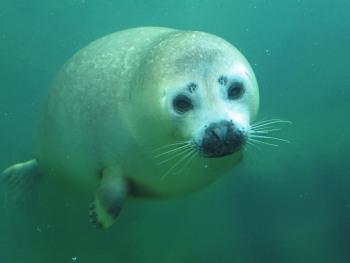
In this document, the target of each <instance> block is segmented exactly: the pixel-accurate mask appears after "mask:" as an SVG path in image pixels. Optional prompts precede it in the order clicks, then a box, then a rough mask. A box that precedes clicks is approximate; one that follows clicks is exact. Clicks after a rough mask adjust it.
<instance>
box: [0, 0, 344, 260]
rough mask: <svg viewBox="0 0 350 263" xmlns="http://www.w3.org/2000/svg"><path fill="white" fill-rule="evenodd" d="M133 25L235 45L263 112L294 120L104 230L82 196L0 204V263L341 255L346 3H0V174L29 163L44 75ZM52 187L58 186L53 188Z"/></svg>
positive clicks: (133, 206) (51, 195) (55, 194)
mask: <svg viewBox="0 0 350 263" xmlns="http://www.w3.org/2000/svg"><path fill="white" fill-rule="evenodd" d="M137 26H166V27H174V28H179V29H185V30H200V31H206V32H209V33H213V34H216V35H219V36H221V37H223V38H224V39H226V40H228V41H229V42H231V43H232V44H234V45H235V46H236V47H238V49H239V50H240V51H242V53H243V54H244V55H245V56H246V57H247V59H248V60H249V62H250V63H251V65H252V67H253V69H254V71H255V73H256V76H257V79H258V83H259V87H260V95H261V108H260V113H259V114H260V115H259V119H264V118H281V119H285V120H290V121H292V122H293V124H292V125H284V126H283V130H282V131H281V132H280V133H279V134H278V136H280V137H283V138H287V139H288V140H290V141H291V143H289V144H286V143H281V144H280V147H275V148H274V147H268V146H261V147H260V148H261V149H260V150H257V149H256V150H255V149H250V150H248V151H247V152H246V153H245V155H246V156H245V158H244V161H243V163H242V164H241V165H240V166H239V167H238V168H236V169H234V171H232V173H231V174H228V175H226V176H224V177H222V178H221V179H220V180H218V181H217V182H215V183H214V184H212V185H210V186H208V187H206V188H205V189H204V190H202V191H200V192H197V193H193V194H191V195H189V196H184V197H179V198H175V199H170V200H157V201H154V200H153V201H149V200H142V199H141V200H136V199H131V200H130V201H128V204H127V205H126V206H125V207H124V209H123V211H122V213H121V215H120V216H119V218H118V220H117V222H116V224H115V225H114V226H113V227H112V228H111V229H109V230H107V231H99V230H96V229H94V227H93V226H91V225H90V224H89V222H88V205H89V204H88V203H86V202H85V200H81V199H80V198H79V197H78V196H75V195H74V193H66V192H65V191H62V189H60V188H59V187H55V186H53V185H50V186H47V185H45V183H43V185H41V192H43V193H45V194H40V195H39V196H38V197H37V198H36V199H35V201H33V202H31V203H30V205H28V204H27V205H26V206H25V207H23V208H21V209H18V208H14V207H13V204H12V203H11V202H8V201H7V198H8V196H7V195H6V194H5V191H4V190H2V192H1V201H0V263H19V262H21V263H22V262H28V263H32V262H33V263H34V262H35V263H44V262H45V263H46V262H52V263H56V262H57V263H64V262H67V263H70V262H79V263H93V262H103V263H110V262H117V263H129V262H130V263H133V262H137V263H138V262H140V263H142V262H157V263H180V262H181V263H182V262H183V263H187V262H188V263H190V262H191V263H193V262H201V263H202V262H203V263H212V262H223V263H226V262H230V263H234V262H240V263H242V262H244V263H250V262H253V263H260V262H262V263H264V262H269V263H271V262H284V263H297V262H298V263H304V262H305V263H306V262H307V263H313V262H315V263H316V262H317V263H329V262H332V263H347V262H350V161H349V157H350V154H349V150H348V149H350V103H349V100H350V77H349V76H350V66H349V65H350V64H349V63H350V1H347V0H335V1H323V0H322V1H320V0H317V1H316V0H304V1H302V0H289V1H287V0H285V1H281V0H255V1H252V0H249V1H247V0H215V1H214V0H188V1H184V0H182V1H169V0H150V1H146V0H143V1H141V0H129V1H127V0H119V1H117V0H116V1H112V0H60V1H55V0H45V1H44V0H30V1H25V0H0V170H2V169H4V168H6V167H7V166H9V165H11V164H13V163H16V162H19V161H23V160H27V159H30V158H31V157H32V136H33V128H34V125H35V121H36V118H37V114H38V111H39V108H40V104H41V103H42V101H43V100H44V98H45V96H46V94H47V92H48V88H49V86H50V83H51V81H52V79H53V77H54V76H55V73H56V72H57V71H58V70H59V69H60V67H61V66H62V64H63V63H64V62H65V61H66V60H67V59H68V58H69V57H70V56H71V55H73V54H74V53H75V52H76V51H77V50H79V49H80V48H82V47H83V46H85V45H86V44H88V43H89V42H91V41H92V40H95V39H97V38H99V37H101V36H103V35H106V34H108V33H111V32H114V31H118V30H122V29H126V28H130V27H137ZM56 188H57V189H56Z"/></svg>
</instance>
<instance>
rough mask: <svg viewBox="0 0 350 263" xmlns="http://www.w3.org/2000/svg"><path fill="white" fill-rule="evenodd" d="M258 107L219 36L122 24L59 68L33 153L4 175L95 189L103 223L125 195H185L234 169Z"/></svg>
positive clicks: (242, 67) (241, 63)
mask: <svg viewBox="0 0 350 263" xmlns="http://www.w3.org/2000/svg"><path fill="white" fill-rule="evenodd" d="M258 107H259V92H258V85H257V81H256V78H255V76H254V73H253V70H252V69H251V67H250V66H249V64H248V62H247V60H246V59H245V58H244V56H243V55H242V54H241V53H240V52H239V51H238V50H237V49H236V48H235V47H233V46H232V45H231V44H229V43H228V42H226V41H225V40H223V39H222V38H219V37H217V36H214V35H211V34H208V33H204V32H197V31H181V30H176V29H169V28H160V27H143V28H134V29H129V30H124V31H120V32H116V33H113V34H110V35H107V36H105V37H102V38H100V39H98V40H96V41H94V42H92V43H91V44H89V45H88V46H87V47H85V48H83V49H81V50H80V51H78V52H77V53H76V54H75V55H74V56H73V57H72V58H71V59H70V60H69V61H68V62H67V63H66V64H65V65H64V66H63V68H62V69H61V71H60V72H59V73H58V75H57V77H56V78H55V80H54V82H53V85H52V88H51V90H50V92H49V95H48V99H47V102H46V104H45V107H44V109H43V113H42V116H41V118H40V121H39V124H38V131H37V140H36V149H35V155H34V157H35V158H34V159H33V160H30V161H27V162H24V163H20V164H16V165H14V166H11V167H10V168H8V169H7V170H5V171H4V172H3V175H4V178H6V179H7V180H12V179H13V178H17V180H18V178H22V179H23V180H25V179H24V178H25V177H27V178H29V177H33V176H38V175H43V177H45V176H54V177H58V178H60V179H61V180H64V181H66V182H68V183H69V184H70V185H75V186H76V187H77V189H78V188H80V189H82V190H84V191H88V192H90V193H91V195H92V196H93V195H94V200H93V202H92V205H91V211H90V217H91V220H92V222H93V223H95V224H96V225H97V226H100V227H101V228H107V227H109V226H111V225H112V223H113V222H114V221H115V219H116V217H117V215H118V214H119V212H120V210H121V208H122V206H123V203H124V201H125V200H126V198H127V196H128V195H135V196H148V197H165V196H173V195H178V194H185V193H189V192H192V191H195V190H197V189H200V188H202V187H203V186H205V185H208V184H209V183H210V182H213V181H214V180H216V179H217V178H218V177H219V176H221V175H223V174H225V173H227V172H228V171H230V170H232V168H233V167H234V166H235V165H236V164H237V163H238V162H239V160H240V159H241V157H242V148H243V146H244V144H245V142H246V141H247V137H248V131H249V127H250V123H251V122H252V120H254V118H255V117H256V115H257V112H258Z"/></svg>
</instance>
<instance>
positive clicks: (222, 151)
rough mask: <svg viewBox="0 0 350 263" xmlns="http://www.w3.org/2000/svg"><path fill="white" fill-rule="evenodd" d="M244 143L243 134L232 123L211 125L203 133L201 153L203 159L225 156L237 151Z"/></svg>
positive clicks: (225, 122)
mask: <svg viewBox="0 0 350 263" xmlns="http://www.w3.org/2000/svg"><path fill="white" fill-rule="evenodd" d="M244 141H245V135H244V133H243V132H242V131H241V130H240V129H238V128H237V127H235V126H234V125H233V123H232V122H229V121H220V122H217V123H212V124H210V125H209V127H207V128H206V129H205V131H204V136H203V140H202V152H203V155H204V156H205V157H220V156H225V155H228V154H231V153H234V152H236V151H238V150H239V149H240V148H241V147H242V145H243V144H244Z"/></svg>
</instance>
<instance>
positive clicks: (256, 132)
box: [248, 129, 281, 134]
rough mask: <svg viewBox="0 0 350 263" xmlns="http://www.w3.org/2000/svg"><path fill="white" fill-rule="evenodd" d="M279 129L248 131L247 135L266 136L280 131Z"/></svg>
mask: <svg viewBox="0 0 350 263" xmlns="http://www.w3.org/2000/svg"><path fill="white" fill-rule="evenodd" d="M280 130H281V129H270V130H263V129H250V130H249V131H248V132H249V134H261V133H264V134H268V133H270V132H275V131H280Z"/></svg>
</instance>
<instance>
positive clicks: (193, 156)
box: [177, 150, 198, 174]
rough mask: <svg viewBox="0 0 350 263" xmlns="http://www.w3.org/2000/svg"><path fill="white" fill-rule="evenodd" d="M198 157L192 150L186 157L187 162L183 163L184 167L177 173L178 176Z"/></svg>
mask: <svg viewBox="0 0 350 263" xmlns="http://www.w3.org/2000/svg"><path fill="white" fill-rule="evenodd" d="M196 156H198V153H197V151H195V150H193V151H192V154H191V155H190V156H189V157H188V159H187V161H186V162H185V163H184V165H183V166H182V167H181V169H180V170H179V171H178V172H177V173H178V174H180V173H182V172H183V171H184V170H185V169H186V168H187V167H188V166H189V164H190V163H191V162H192V161H193V159H194V158H195V157H196Z"/></svg>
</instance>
